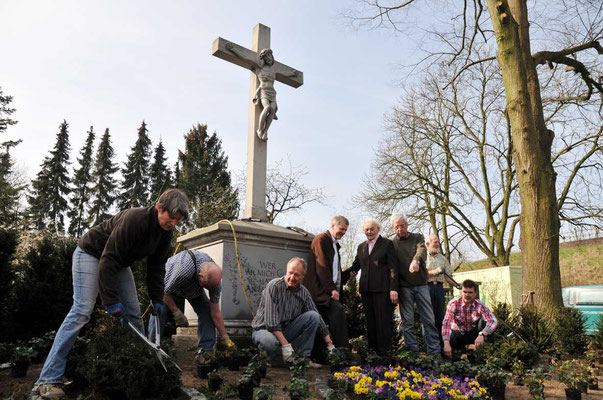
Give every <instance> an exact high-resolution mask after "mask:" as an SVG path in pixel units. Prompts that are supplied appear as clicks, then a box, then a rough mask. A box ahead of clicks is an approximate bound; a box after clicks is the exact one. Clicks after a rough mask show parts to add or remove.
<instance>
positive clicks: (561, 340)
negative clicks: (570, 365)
mask: <svg viewBox="0 0 603 400" xmlns="http://www.w3.org/2000/svg"><path fill="white" fill-rule="evenodd" d="M585 324H586V319H585V318H584V316H583V315H582V313H581V312H580V310H578V309H577V308H574V307H562V308H561V309H560V310H559V315H558V316H557V318H556V319H555V345H556V346H557V347H558V348H560V349H561V352H562V353H565V354H570V355H574V356H583V355H584V353H585V352H586V348H587V346H588V340H587V338H586V328H585Z"/></svg>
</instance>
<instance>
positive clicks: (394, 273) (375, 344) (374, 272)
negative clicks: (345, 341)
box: [349, 218, 398, 356]
mask: <svg viewBox="0 0 603 400" xmlns="http://www.w3.org/2000/svg"><path fill="white" fill-rule="evenodd" d="M362 230H363V231H364V234H365V235H366V242H363V243H360V245H358V251H357V253H356V258H355V259H354V263H353V264H352V266H351V267H350V269H349V271H350V272H358V270H360V282H359V283H358V290H359V291H360V296H361V297H362V308H363V309H364V315H365V316H366V336H367V339H368V345H369V347H370V348H372V349H374V350H375V351H376V352H377V354H379V355H380V356H386V355H387V354H388V352H389V351H390V349H391V346H392V316H393V311H394V304H396V303H397V302H398V292H397V291H396V289H397V288H398V265H397V260H396V254H395V252H394V246H393V244H392V241H391V240H389V239H387V238H384V237H382V236H381V235H380V234H379V232H380V231H381V225H379V222H378V221H377V220H375V219H373V218H367V219H365V220H364V221H363V222H362Z"/></svg>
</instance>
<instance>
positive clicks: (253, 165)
mask: <svg viewBox="0 0 603 400" xmlns="http://www.w3.org/2000/svg"><path fill="white" fill-rule="evenodd" d="M227 43H230V44H231V45H232V46H233V47H234V48H235V50H236V54H237V55H235V54H234V53H233V52H232V51H229V50H228V49H227V48H226V44H227ZM268 48H270V28H269V27H267V26H265V25H262V24H257V25H256V26H255V27H254V28H253V40H252V44H251V50H249V49H247V48H245V47H242V46H239V45H237V44H235V43H232V42H229V41H228V40H226V39H223V38H221V37H219V38H217V39H216V40H214V44H213V48H212V55H214V56H216V57H219V58H221V59H223V60H226V61H230V62H231V63H233V64H236V65H238V66H240V67H243V68H247V69H251V70H252V72H251V83H250V87H249V128H248V133H247V180H246V182H247V186H246V189H245V210H244V211H243V218H252V219H259V220H261V221H268V216H267V214H266V145H267V142H266V141H264V140H260V139H259V138H258V136H257V135H256V131H257V129H258V125H259V120H260V113H261V111H262V107H261V105H256V104H254V102H253V98H254V96H255V94H256V91H257V88H258V86H259V81H258V78H257V77H256V75H255V74H254V73H253V68H254V66H255V65H254V63H253V61H252V60H253V59H254V58H256V57H258V54H259V52H260V51H261V50H263V49H268ZM277 57H278V54H277ZM274 69H275V71H276V80H277V81H279V82H282V83H284V84H286V85H289V86H292V87H294V88H297V87H300V86H301V85H302V84H303V83H304V77H303V73H302V72H301V71H297V70H295V69H294V68H291V67H288V66H286V65H284V64H281V63H279V62H278V61H275V62H274ZM292 72H295V74H292Z"/></svg>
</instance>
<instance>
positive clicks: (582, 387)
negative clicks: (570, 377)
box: [576, 382, 588, 393]
mask: <svg viewBox="0 0 603 400" xmlns="http://www.w3.org/2000/svg"><path fill="white" fill-rule="evenodd" d="M576 386H577V387H578V390H579V391H580V392H582V393H586V392H588V382H578V383H577V384H576Z"/></svg>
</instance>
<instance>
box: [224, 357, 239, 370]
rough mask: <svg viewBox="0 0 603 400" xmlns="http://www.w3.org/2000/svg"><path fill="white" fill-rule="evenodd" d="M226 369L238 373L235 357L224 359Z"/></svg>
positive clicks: (237, 363) (237, 362)
mask: <svg viewBox="0 0 603 400" xmlns="http://www.w3.org/2000/svg"><path fill="white" fill-rule="evenodd" d="M226 367H227V368H228V369H229V370H231V371H238V370H239V360H237V359H236V358H235V357H231V358H228V359H226Z"/></svg>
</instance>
